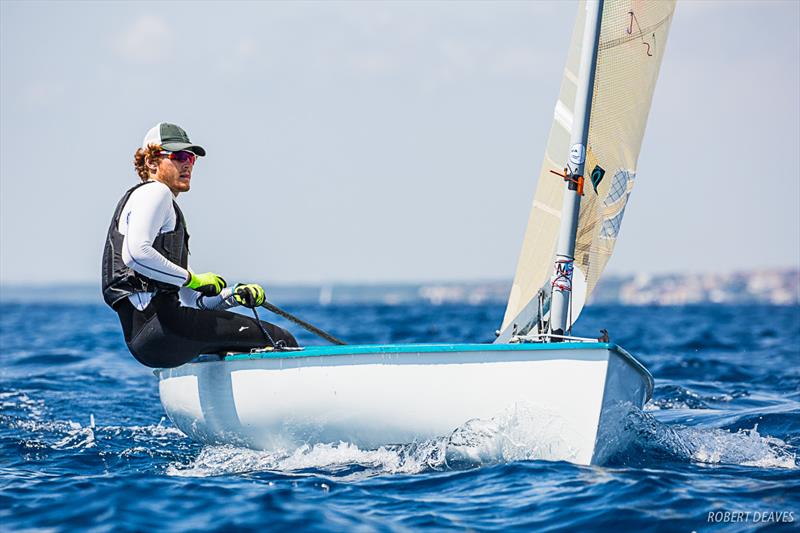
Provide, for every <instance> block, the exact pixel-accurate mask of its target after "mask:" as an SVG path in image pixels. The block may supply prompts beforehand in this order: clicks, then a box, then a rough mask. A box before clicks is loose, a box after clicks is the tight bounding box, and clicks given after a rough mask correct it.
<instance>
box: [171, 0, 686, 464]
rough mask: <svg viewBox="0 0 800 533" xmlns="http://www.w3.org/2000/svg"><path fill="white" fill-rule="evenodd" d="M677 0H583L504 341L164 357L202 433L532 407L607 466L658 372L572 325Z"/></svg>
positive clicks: (627, 186)
mask: <svg viewBox="0 0 800 533" xmlns="http://www.w3.org/2000/svg"><path fill="white" fill-rule="evenodd" d="M673 10H674V1H669V0H667V1H665V0H605V1H604V0H587V1H585V2H581V4H580V8H579V10H578V16H577V20H576V22H575V27H574V30H573V34H572V40H571V45H570V50H569V55H568V58H567V65H566V68H565V70H564V76H563V79H562V82H561V90H560V93H559V98H558V102H557V103H556V107H555V112H554V120H553V124H552V127H551V131H550V136H549V139H548V142H547V146H546V150H545V157H544V162H543V163H542V167H541V170H540V173H539V181H538V185H537V190H536V194H535V197H534V200H533V205H532V209H531V213H530V218H529V222H528V227H527V230H526V233H525V238H524V242H523V246H522V251H521V254H520V258H519V263H518V266H517V271H516V274H515V278H514V282H513V285H512V289H511V293H510V295H509V299H508V304H507V308H506V312H505V316H504V318H503V322H502V326H501V328H500V330H499V331H498V332H497V338H496V340H495V342H494V343H491V344H440V345H426V344H410V345H359V346H355V345H345V346H329V347H328V346H325V347H316V346H315V347H306V348H301V349H295V350H269V351H263V352H258V353H250V354H230V355H228V356H227V357H225V358H224V359H222V360H219V359H218V358H211V357H201V358H198V359H197V360H196V361H193V362H190V363H188V364H185V365H183V366H180V367H177V368H172V369H159V370H156V371H155V373H156V375H157V376H158V378H159V392H160V396H161V402H162V404H163V406H164V409H165V410H166V412H167V415H168V416H169V418H170V419H171V420H172V422H173V423H174V424H175V425H176V426H177V427H178V428H180V429H181V431H183V432H184V433H186V434H187V435H189V436H190V437H192V438H194V439H196V440H198V441H201V442H207V443H228V444H233V445H239V446H247V447H252V448H256V449H263V450H271V451H279V450H282V451H291V450H293V449H296V448H297V447H299V446H301V445H303V444H308V445H312V444H317V443H338V442H342V441H343V442H349V443H353V444H355V445H357V446H358V447H360V448H362V449H372V448H377V447H379V446H383V445H390V444H401V443H410V442H421V441H424V440H428V439H433V438H437V437H443V436H447V435H450V434H451V433H452V432H453V431H454V430H456V429H457V428H460V427H462V426H464V424H465V423H467V422H469V421H471V420H475V419H481V420H487V419H491V418H492V417H496V416H499V415H501V414H502V413H508V412H513V411H515V410H520V409H525V410H529V411H530V410H533V411H535V412H537V413H539V414H541V415H542V418H541V420H546V424H548V425H550V426H552V427H553V428H555V429H554V430H553V431H555V432H556V433H557V438H556V439H555V441H553V442H550V443H548V444H547V445H546V446H545V447H543V451H542V452H541V453H540V454H539V455H538V456H537V457H539V458H542V459H550V460H566V461H571V462H574V463H578V464H602V463H604V462H605V461H606V460H608V458H610V457H611V456H613V455H614V453H615V452H616V451H618V450H619V449H620V447H623V446H624V444H625V443H624V441H623V440H622V439H620V438H619V434H620V424H621V422H622V421H623V417H624V415H625V413H626V412H628V411H627V409H626V407H629V406H635V407H639V408H641V407H642V406H643V405H644V403H645V402H646V401H647V400H648V399H649V398H650V396H651V394H652V390H653V378H652V376H651V375H650V373H649V372H648V371H647V369H646V368H645V367H644V366H642V365H641V364H640V363H639V362H638V361H637V360H636V359H635V358H634V357H633V356H631V355H630V354H629V353H627V352H626V351H625V350H623V349H622V348H621V347H619V346H617V345H615V344H613V343H610V342H608V339H607V338H606V336H605V335H604V337H603V338H601V339H600V340H597V339H585V338H578V337H573V336H572V335H571V333H572V324H573V323H574V322H575V320H577V318H578V316H579V315H580V312H581V309H582V307H583V304H584V302H585V300H586V298H588V297H589V295H591V293H592V291H593V290H594V287H595V285H596V284H597V281H598V279H599V278H600V275H601V273H602V271H603V269H604V268H605V265H606V263H607V262H608V260H609V258H610V257H611V253H612V251H613V249H614V245H615V243H616V239H617V235H618V233H619V228H620V224H621V222H622V217H623V215H624V212H625V206H626V204H627V201H628V198H629V195H630V193H631V190H632V187H633V185H634V182H635V179H636V163H637V160H638V156H639V151H640V146H641V142H642V137H643V134H644V129H645V125H646V121H647V115H648V113H649V109H650V103H651V100H652V95H653V90H654V88H655V83H656V79H657V76H658V70H659V66H660V63H661V59H662V57H663V53H664V45H665V44H666V38H667V33H668V30H669V25H670V22H671V19H672V14H673Z"/></svg>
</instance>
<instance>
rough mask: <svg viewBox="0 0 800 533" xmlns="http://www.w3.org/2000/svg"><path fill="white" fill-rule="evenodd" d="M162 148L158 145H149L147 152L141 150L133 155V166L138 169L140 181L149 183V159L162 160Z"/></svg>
mask: <svg viewBox="0 0 800 533" xmlns="http://www.w3.org/2000/svg"><path fill="white" fill-rule="evenodd" d="M160 151H161V147H160V146H159V145H157V144H148V145H147V150H143V149H141V148H139V149H138V150H136V153H135V154H134V155H133V166H134V167H135V168H136V173H137V174H139V179H141V180H142V181H147V180H149V179H150V172H149V171H148V170H147V159H156V158H160V157H161V155H160V154H159V153H158V152H160Z"/></svg>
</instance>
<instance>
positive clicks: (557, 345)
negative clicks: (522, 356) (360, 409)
mask: <svg viewBox="0 0 800 533" xmlns="http://www.w3.org/2000/svg"><path fill="white" fill-rule="evenodd" d="M597 349H603V350H614V351H619V352H622V353H624V350H622V349H621V348H620V347H619V346H617V345H616V344H613V343H607V342H554V343H519V344H353V345H345V346H308V347H305V348H303V349H302V350H293V351H286V352H264V353H255V354H245V353H243V354H235V355H229V356H227V357H226V358H225V360H227V361H237V360H242V359H286V358H291V357H321V356H327V355H365V354H376V353H449V352H526V351H540V350H551V351H552V350H597Z"/></svg>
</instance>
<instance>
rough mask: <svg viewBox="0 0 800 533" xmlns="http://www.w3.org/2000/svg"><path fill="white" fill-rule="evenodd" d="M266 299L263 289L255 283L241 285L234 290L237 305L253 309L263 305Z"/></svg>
mask: <svg viewBox="0 0 800 533" xmlns="http://www.w3.org/2000/svg"><path fill="white" fill-rule="evenodd" d="M265 297H266V296H265V295H264V289H263V287H261V285H256V284H255V283H248V284H242V283H240V284H239V285H236V287H234V288H233V299H234V300H236V303H238V304H239V305H243V306H245V307H249V308H251V309H252V308H254V307H258V306H260V305H261V304H263V303H264V298H265Z"/></svg>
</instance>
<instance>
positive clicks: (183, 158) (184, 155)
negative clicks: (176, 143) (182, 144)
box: [159, 150, 197, 164]
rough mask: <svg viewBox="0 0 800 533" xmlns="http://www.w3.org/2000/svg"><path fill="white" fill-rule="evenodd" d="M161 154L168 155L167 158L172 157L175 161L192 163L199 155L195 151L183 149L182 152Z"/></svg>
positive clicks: (162, 153) (164, 152)
mask: <svg viewBox="0 0 800 533" xmlns="http://www.w3.org/2000/svg"><path fill="white" fill-rule="evenodd" d="M159 153H160V154H161V155H165V156H167V158H169V159H172V160H173V161H178V162H179V163H192V164H194V162H195V161H196V160H197V155H196V154H194V153H193V152H187V151H185V150H181V151H180V152H167V151H163V152H159Z"/></svg>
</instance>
